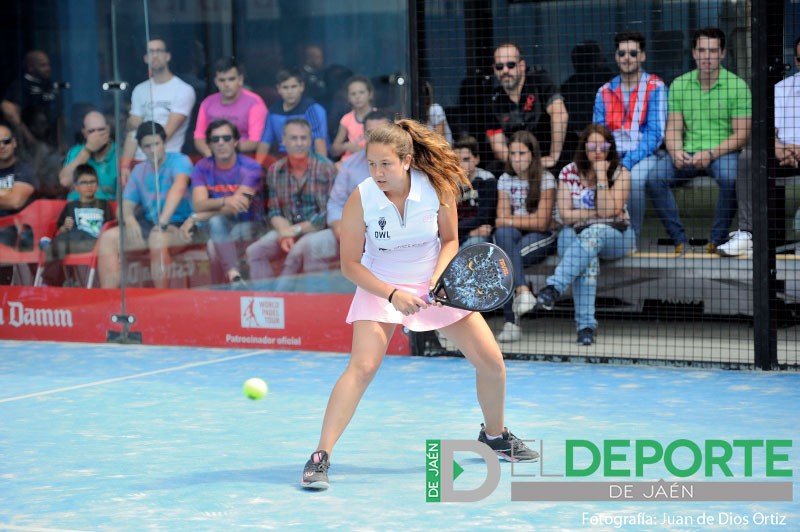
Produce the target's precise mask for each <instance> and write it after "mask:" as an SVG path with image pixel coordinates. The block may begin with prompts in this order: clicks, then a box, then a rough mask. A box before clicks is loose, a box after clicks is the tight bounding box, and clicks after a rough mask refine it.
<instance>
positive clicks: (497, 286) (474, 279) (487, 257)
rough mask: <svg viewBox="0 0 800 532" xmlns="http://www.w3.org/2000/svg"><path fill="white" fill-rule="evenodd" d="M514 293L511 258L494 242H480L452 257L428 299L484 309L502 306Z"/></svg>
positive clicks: (455, 305) (451, 305) (456, 305)
mask: <svg viewBox="0 0 800 532" xmlns="http://www.w3.org/2000/svg"><path fill="white" fill-rule="evenodd" d="M513 293H514V271H513V269H512V266H511V259H509V258H508V255H506V253H505V251H503V250H502V249H500V248H499V247H497V246H496V245H494V244H490V243H488V242H482V243H480V244H474V245H472V246H468V247H466V248H464V249H462V250H461V251H459V252H458V253H457V254H456V256H455V257H453V260H451V261H450V264H448V265H447V268H445V269H444V272H443V273H442V276H441V277H439V280H438V281H437V282H436V285H435V286H434V287H433V290H431V292H430V293H429V294H428V301H429V302H431V303H432V302H434V301H438V302H439V303H441V304H442V305H447V306H448V307H455V308H460V309H464V310H474V311H478V312H486V311H489V310H494V309H496V308H498V307H501V306H503V304H505V302H506V301H508V299H509V298H510V297H511V295H512V294H513Z"/></svg>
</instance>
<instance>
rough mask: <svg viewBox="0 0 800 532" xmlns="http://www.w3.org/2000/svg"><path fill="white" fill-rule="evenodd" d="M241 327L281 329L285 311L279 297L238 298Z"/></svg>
mask: <svg viewBox="0 0 800 532" xmlns="http://www.w3.org/2000/svg"><path fill="white" fill-rule="evenodd" d="M239 307H240V309H241V312H240V316H241V325H242V328H243V329H283V328H285V325H286V313H285V311H284V308H283V298H281V297H242V298H240V299H239Z"/></svg>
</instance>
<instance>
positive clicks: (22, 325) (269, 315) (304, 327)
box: [0, 286, 410, 355]
mask: <svg viewBox="0 0 800 532" xmlns="http://www.w3.org/2000/svg"><path fill="white" fill-rule="evenodd" d="M351 299H352V295H351V294H311V293H308V294H307V293H270V292H235V291H224V290H157V289H153V288H130V289H128V290H126V292H125V302H126V314H127V315H129V316H133V318H134V322H133V324H132V325H131V326H130V331H132V332H137V333H141V337H142V343H143V344H148V345H185V346H206V347H236V348H247V349H253V348H263V349H277V350H303V351H333V352H349V351H350V344H351V336H352V328H351V326H350V325H348V324H347V323H345V317H346V316H347V311H348V309H349V307H350V301H351ZM120 312H121V292H120V291H119V290H103V289H80V288H34V287H27V286H22V287H17V286H4V287H0V338H3V339H11V340H48V341H61V342H98V343H101V342H106V340H107V335H108V333H109V331H122V326H121V325H120V324H119V323H114V322H112V316H114V315H119V314H120ZM389 353H390V354H402V355H406V354H410V348H409V342H408V337H407V336H406V335H405V334H403V333H402V332H401V331H400V330H399V329H398V330H397V332H396V333H395V335H394V338H393V339H392V342H391V344H390V345H389Z"/></svg>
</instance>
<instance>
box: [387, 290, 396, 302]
mask: <svg viewBox="0 0 800 532" xmlns="http://www.w3.org/2000/svg"><path fill="white" fill-rule="evenodd" d="M395 292H397V288H395V289H394V290H392V293H391V294H389V297H388V298H387V299H388V300H389V303H391V302H392V296H394V293H395Z"/></svg>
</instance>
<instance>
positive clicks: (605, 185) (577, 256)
mask: <svg viewBox="0 0 800 532" xmlns="http://www.w3.org/2000/svg"><path fill="white" fill-rule="evenodd" d="M558 179H559V186H558V199H557V205H558V212H559V214H560V215H561V219H562V220H563V222H564V228H563V229H562V230H561V234H560V235H559V237H558V254H559V256H561V262H560V263H559V265H558V267H557V268H556V271H555V272H554V273H553V275H551V276H550V277H548V278H547V286H545V287H544V288H543V289H542V290H541V291H540V292H539V294H538V296H537V301H538V305H539V306H540V307H542V308H544V309H546V310H551V309H552V308H553V306H554V304H555V301H556V299H558V297H559V296H560V295H561V294H563V293H564V292H565V291H566V289H567V288H569V287H570V286H572V300H573V302H574V305H575V321H576V323H577V329H578V344H579V345H591V344H593V343H594V340H595V336H596V332H597V320H596V319H595V298H596V296H597V275H598V273H599V272H600V259H606V260H608V259H619V258H621V257H624V256H625V255H627V254H629V253H631V252H632V251H633V249H634V248H635V246H636V236H635V234H634V231H633V229H632V228H631V225H630V217H629V216H628V211H627V208H626V206H625V202H626V201H627V200H628V194H629V193H630V172H628V170H626V169H625V167H623V166H622V165H621V164H620V157H619V153H618V152H617V148H616V146H615V144H614V136H613V135H612V134H611V131H609V130H608V129H607V128H605V127H604V126H601V125H598V124H591V125H589V126H587V127H586V129H584V130H583V132H582V133H581V135H580V138H579V139H578V146H577V149H576V150H575V160H574V162H572V163H570V164H568V165H567V166H565V167H564V169H563V170H562V171H561V174H559V176H558Z"/></svg>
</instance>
